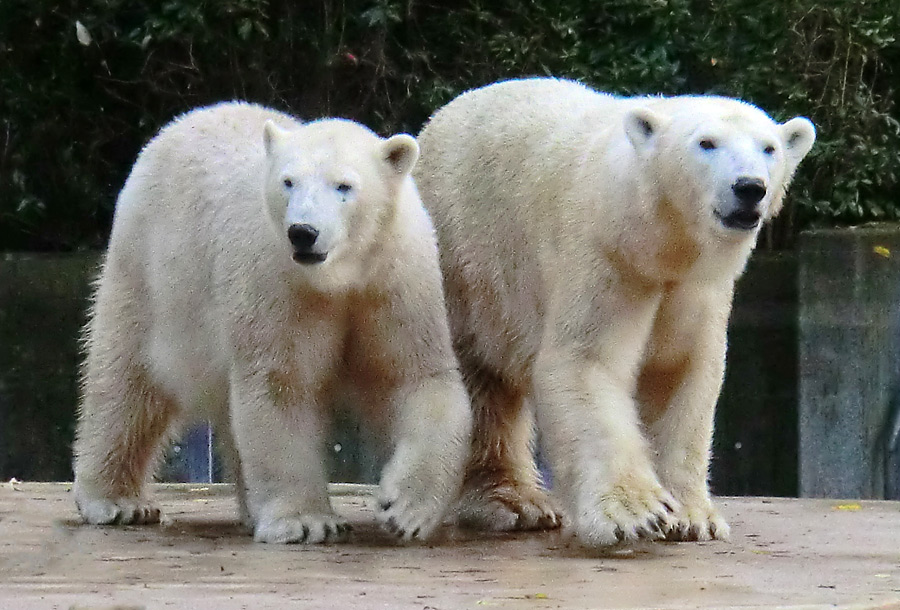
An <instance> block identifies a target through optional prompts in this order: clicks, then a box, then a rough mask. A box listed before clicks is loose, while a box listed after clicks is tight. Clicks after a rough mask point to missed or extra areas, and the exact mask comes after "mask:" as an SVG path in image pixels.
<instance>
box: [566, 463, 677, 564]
mask: <svg viewBox="0 0 900 610" xmlns="http://www.w3.org/2000/svg"><path fill="white" fill-rule="evenodd" d="M581 495H582V499H581V500H580V501H579V502H578V505H577V509H576V514H575V515H574V528H575V535H576V537H577V538H578V540H579V541H580V542H581V543H582V544H584V545H585V546H589V547H605V546H611V545H614V544H619V543H623V542H635V541H637V540H660V539H663V538H665V537H666V533H667V532H668V531H669V530H670V528H671V527H672V524H673V523H674V522H675V515H676V514H677V511H678V510H679V508H680V505H679V504H678V502H677V501H676V500H675V498H673V497H672V495H671V494H670V493H669V492H667V491H666V490H665V489H664V488H663V487H662V486H661V485H660V484H659V483H658V482H657V481H656V479H655V477H646V478H644V479H643V480H641V479H637V478H636V477H622V478H621V479H620V482H618V483H616V484H614V485H612V486H610V487H608V488H606V489H604V488H602V487H594V488H593V489H583V490H582V493H581Z"/></svg>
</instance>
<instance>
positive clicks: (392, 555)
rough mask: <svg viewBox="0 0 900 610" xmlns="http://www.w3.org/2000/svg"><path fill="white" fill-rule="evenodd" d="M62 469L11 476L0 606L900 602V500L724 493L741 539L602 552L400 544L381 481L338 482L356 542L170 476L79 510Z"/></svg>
mask: <svg viewBox="0 0 900 610" xmlns="http://www.w3.org/2000/svg"><path fill="white" fill-rule="evenodd" d="M70 487H71V485H69V484H65V483H13V484H10V483H4V484H2V485H0V608H3V609H6V608H16V609H31V608H62V609H70V608H92V609H100V608H105V609H110V608H146V609H148V610H149V609H151V608H216V609H225V610H227V609H232V608H234V609H239V608H247V609H253V610H256V609H262V608H329V609H331V608H334V609H342V610H353V609H361V608H366V609H368V608H390V609H401V610H405V609H410V610H412V609H415V610H451V609H457V608H467V609H472V610H480V609H482V608H515V609H519V608H522V609H526V610H543V609H549V608H561V609H574V608H660V609H674V608H752V607H791V608H819V607H821V608H826V607H841V608H854V609H856V608H860V609H861V608H900V503H898V502H864V501H838V500H794V499H768V498H726V499H722V500H721V504H722V506H723V510H724V513H725V515H726V517H728V518H729V520H730V522H731V526H732V541H731V542H728V543H725V542H706V543H645V544H641V545H638V546H634V547H623V548H617V549H614V550H612V551H610V552H607V553H604V554H598V553H596V552H591V551H586V550H584V549H582V548H580V547H579V546H578V545H577V544H575V543H574V542H573V541H571V540H570V539H568V538H567V537H566V536H565V535H564V534H562V533H560V532H541V533H519V534H482V533H475V532H468V531H461V530H458V529H456V528H453V527H449V526H448V527H445V528H444V529H443V530H442V531H441V532H440V535H439V536H438V537H437V538H435V539H434V540H432V541H429V542H428V543H427V544H413V545H409V546H403V545H400V544H397V543H395V542H394V541H393V540H392V538H391V537H390V535H389V534H387V533H385V532H383V531H382V530H380V529H379V528H378V526H377V525H376V524H375V522H374V519H373V517H372V513H371V511H370V510H369V508H368V502H369V500H370V497H369V493H370V491H371V490H370V488H366V487H361V486H345V485H337V486H333V488H332V492H333V493H332V495H333V499H334V505H335V509H336V510H337V511H338V512H339V513H341V514H344V515H346V516H347V517H348V518H349V519H350V520H351V522H352V523H353V525H354V533H353V536H352V539H351V541H350V542H348V543H344V544H335V545H325V546H303V545H291V546H277V545H265V544H258V543H254V542H253V541H252V539H251V538H250V536H249V535H248V533H247V532H246V531H244V530H243V529H242V528H241V527H240V526H239V525H238V524H237V522H236V514H237V511H236V508H235V502H234V499H233V497H232V492H231V488H230V486H227V485H196V484H194V485H160V486H157V489H156V496H157V499H158V500H159V503H160V504H161V506H162V508H163V509H164V511H165V513H166V515H165V519H164V523H163V524H162V525H160V526H148V527H120V528H109V527H105V528H100V527H90V526H84V525H81V524H80V522H79V521H78V520H77V516H76V513H75V507H74V503H73V501H72V497H71V493H70V491H69V490H70Z"/></svg>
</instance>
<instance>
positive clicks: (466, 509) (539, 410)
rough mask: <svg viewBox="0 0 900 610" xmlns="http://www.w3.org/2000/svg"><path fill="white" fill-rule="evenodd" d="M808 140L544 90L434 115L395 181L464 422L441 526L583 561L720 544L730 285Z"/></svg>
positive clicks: (720, 105) (475, 97)
mask: <svg viewBox="0 0 900 610" xmlns="http://www.w3.org/2000/svg"><path fill="white" fill-rule="evenodd" d="M814 139H815V130H814V128H813V125H812V124H811V123H810V122H809V121H808V120H806V119H804V118H795V119H792V120H790V121H787V122H786V123H784V124H780V125H779V124H777V123H775V122H773V121H772V120H771V119H770V118H769V117H768V116H767V115H766V114H765V113H764V112H762V111H761V110H759V109H758V108H755V107H753V106H751V105H749V104H746V103H742V102H739V101H736V100H732V99H724V98H719V97H704V96H694V97H672V98H664V97H644V98H621V97H615V96H611V95H606V94H602V93H598V92H596V91H592V90H590V89H588V88H586V87H584V86H582V85H580V84H577V83H573V82H568V81H563V80H555V79H527V80H519V81H509V82H504V83H498V84H495V85H491V86H488V87H485V88H482V89H478V90H475V91H470V92H468V93H466V94H464V95H462V96H460V97H459V98H457V99H455V100H454V101H452V102H450V103H449V104H448V105H447V106H445V107H444V108H442V109H441V110H439V111H438V112H437V113H436V114H435V115H434V116H433V117H432V119H431V120H430V122H429V123H428V125H427V126H426V127H425V129H424V131H423V132H422V134H421V135H420V137H419V143H420V146H421V147H422V159H421V161H420V163H419V165H418V166H417V168H416V171H415V176H416V182H417V184H418V185H419V188H420V192H421V194H422V198H423V200H424V202H425V205H426V207H427V208H428V209H429V211H430V212H431V214H432V218H433V220H434V223H435V226H436V228H437V231H438V242H439V246H440V251H441V263H442V267H443V271H444V282H445V292H446V295H447V305H448V308H449V310H450V318H451V321H450V325H451V331H452V333H453V335H454V340H455V347H456V350H457V355H458V357H459V358H460V364H461V366H462V370H463V377H464V378H465V379H466V381H467V385H468V387H469V391H470V395H471V398H472V402H473V410H474V418H475V420H474V436H473V448H472V455H471V457H470V460H469V463H468V466H467V472H466V479H465V483H464V491H463V500H462V502H461V506H460V517H461V519H462V520H463V521H466V522H469V523H470V524H473V525H476V526H481V527H485V528H488V529H529V528H543V527H554V526H556V525H557V524H559V522H560V515H559V514H558V513H557V511H556V509H555V507H554V504H553V502H552V501H551V500H550V498H549V497H548V496H547V495H546V494H545V493H544V491H543V490H542V489H541V488H540V486H539V483H538V476H537V472H536V471H535V467H534V463H533V459H532V453H531V447H530V444H531V442H532V436H533V424H532V416H531V412H532V411H533V412H534V414H535V415H536V421H537V426H538V429H539V431H540V433H541V435H542V441H543V446H544V448H545V449H546V453H547V457H548V458H549V461H550V465H551V467H552V471H553V483H554V487H555V489H556V490H557V491H558V495H559V498H560V499H561V500H562V502H563V504H564V508H565V511H564V513H565V515H566V517H567V519H569V520H570V521H571V524H572V526H573V529H574V531H575V533H576V534H577V536H578V537H579V538H580V539H581V540H582V541H583V542H584V543H585V544H587V545H592V546H603V545H608V544H613V543H616V542H617V541H622V540H634V539H637V538H650V539H653V538H660V537H667V538H669V539H676V540H707V539H710V538H725V537H727V535H728V525H727V524H726V523H725V521H724V520H723V519H722V517H721V516H720V515H719V513H718V512H717V510H716V509H715V508H714V506H713V503H712V501H711V499H710V494H709V490H708V485H707V469H708V465H709V448H710V444H711V440H712V428H713V411H714V408H715V404H716V400H717V398H718V395H719V391H720V388H721V384H722V378H723V372H724V363H725V339H726V326H727V322H728V316H729V312H730V309H731V301H732V293H733V289H734V283H735V280H736V278H737V277H738V275H739V274H740V273H741V271H742V270H743V268H744V265H745V263H746V261H747V257H748V256H749V255H750V252H751V250H752V248H753V246H754V244H755V242H756V237H757V234H758V232H759V227H760V225H761V224H762V223H763V222H765V221H766V220H768V219H769V218H771V217H772V216H774V215H775V214H776V213H777V212H778V210H779V209H780V208H781V206H782V199H783V197H784V195H785V190H786V189H787V186H788V183H789V182H790V180H791V176H792V175H793V173H794V170H795V169H796V168H797V165H798V164H799V163H800V161H801V160H802V159H803V157H804V156H805V155H806V154H807V152H809V150H810V148H811V147H812V145H813V141H814Z"/></svg>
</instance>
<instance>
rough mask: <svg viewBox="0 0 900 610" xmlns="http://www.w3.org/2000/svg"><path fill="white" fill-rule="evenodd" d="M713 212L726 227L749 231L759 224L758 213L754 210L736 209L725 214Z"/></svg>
mask: <svg viewBox="0 0 900 610" xmlns="http://www.w3.org/2000/svg"><path fill="white" fill-rule="evenodd" d="M715 214H716V218H718V219H719V222H721V223H722V225H723V226H724V227H725V228H726V229H736V230H738V231H751V230H753V229H755V228H756V227H757V226H759V221H760V214H759V212H757V211H756V210H737V211H735V212H732V213H731V214H728V215H726V216H723V215H722V214H720V213H719V212H716V213H715Z"/></svg>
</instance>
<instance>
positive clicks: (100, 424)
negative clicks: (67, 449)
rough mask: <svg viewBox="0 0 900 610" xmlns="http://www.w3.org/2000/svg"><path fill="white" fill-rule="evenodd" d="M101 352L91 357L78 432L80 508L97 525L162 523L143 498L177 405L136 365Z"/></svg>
mask: <svg viewBox="0 0 900 610" xmlns="http://www.w3.org/2000/svg"><path fill="white" fill-rule="evenodd" d="M110 351H115V350H110ZM98 352H101V350H99V349H95V350H92V354H91V355H90V356H89V362H88V371H87V374H86V377H85V382H84V398H83V402H82V405H81V410H80V413H79V421H78V428H77V432H76V440H75V447H74V452H75V465H74V469H75V485H74V495H75V502H76V505H77V506H78V510H79V512H80V513H81V516H82V518H83V519H84V520H85V522H87V523H91V524H95V525H107V524H117V525H126V524H147V523H158V522H159V519H160V511H159V509H158V508H157V507H156V506H155V505H154V504H153V503H152V502H150V501H149V500H147V499H145V498H144V497H143V492H144V487H145V483H146V480H147V478H148V477H149V476H150V471H151V469H152V467H153V466H154V465H155V464H156V462H157V460H158V457H159V455H160V448H161V446H162V444H163V443H162V441H163V440H164V438H165V437H166V436H167V433H168V431H169V428H170V427H171V423H172V421H173V420H174V418H175V414H176V406H175V403H174V401H173V400H172V399H170V398H169V397H168V396H166V395H165V394H164V393H163V392H162V391H161V390H160V389H159V388H158V387H156V386H155V385H154V384H153V383H151V382H150V380H149V378H148V377H149V374H148V372H147V370H146V369H144V368H143V367H141V366H140V365H138V364H137V363H135V362H134V361H133V360H131V359H128V358H122V357H112V358H107V359H104V358H103V356H104V353H98ZM103 360H106V362H103Z"/></svg>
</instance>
